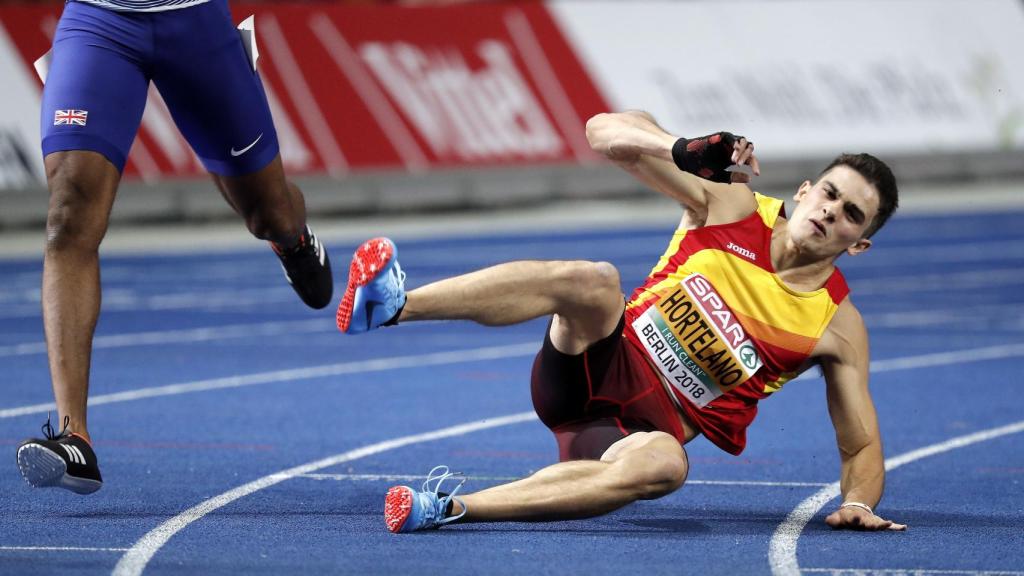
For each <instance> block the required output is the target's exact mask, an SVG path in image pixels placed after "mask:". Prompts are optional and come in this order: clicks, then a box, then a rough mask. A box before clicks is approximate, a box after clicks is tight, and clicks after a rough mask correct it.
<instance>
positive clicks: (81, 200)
mask: <svg viewBox="0 0 1024 576" xmlns="http://www.w3.org/2000/svg"><path fill="white" fill-rule="evenodd" d="M147 38H148V36H147V34H146V29H145V27H144V26H143V25H142V24H141V23H140V21H139V20H138V19H136V18H132V17H129V16H124V15H121V14H118V13H114V12H110V11H107V10H103V9H101V8H97V7H95V6H91V5H88V4H84V3H80V2H70V3H68V4H67V5H66V6H65V7H64V12H63V14H62V15H61V19H60V22H59V23H58V26H57V32H56V34H55V36H54V42H53V60H52V65H51V67H50V71H49V75H48V77H47V80H46V86H45V88H44V90H43V100H42V106H41V111H40V116H41V118H40V124H41V132H42V148H43V155H44V162H45V166H46V177H47V184H48V186H49V189H50V205H49V210H48V212H47V221H46V247H45V253H44V256H43V286H42V301H43V326H44V330H45V332H46V343H47V352H48V356H49V363H50V376H51V378H52V383H53V391H54V397H55V399H56V402H57V410H58V413H59V415H60V421H61V422H62V421H63V418H64V417H65V416H66V417H68V418H69V425H68V430H69V431H71V432H76V433H78V434H80V435H82V436H83V437H86V438H88V429H87V423H86V397H87V395H88V389H89V365H90V356H91V353H92V338H93V331H94V329H95V327H96V319H97V317H98V315H99V310H100V278H99V275H100V273H99V256H98V249H99V245H100V242H101V241H102V239H103V236H104V234H105V233H106V230H107V221H108V217H109V214H110V209H111V206H112V205H113V203H114V198H115V196H116V191H117V186H118V182H119V181H120V177H121V169H122V168H123V167H124V163H125V159H126V157H127V155H128V150H129V149H130V147H131V144H132V141H133V139H134V138H135V133H136V131H137V130H138V126H139V122H140V121H141V118H142V110H143V108H144V107H145V103H146V90H147V87H148V85H149V80H148V79H147V78H146V76H145V74H144V72H143V70H142V66H141V65H140V61H141V59H142V58H143V57H144V53H145V46H144V45H145V40H146V39H147Z"/></svg>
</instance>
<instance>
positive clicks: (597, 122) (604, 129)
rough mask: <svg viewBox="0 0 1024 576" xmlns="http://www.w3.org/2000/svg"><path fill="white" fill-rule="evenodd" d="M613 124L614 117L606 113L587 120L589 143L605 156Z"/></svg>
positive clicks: (593, 148)
mask: <svg viewBox="0 0 1024 576" xmlns="http://www.w3.org/2000/svg"><path fill="white" fill-rule="evenodd" d="M611 122H612V115H611V114H608V113H606V112H601V113H600V114H595V115H593V116H591V117H590V119H589V120H587V142H589V143H590V148H591V149H592V150H594V151H595V152H598V153H602V154H603V153H604V150H607V149H608V147H609V146H608V138H607V136H608V126H609V124H611Z"/></svg>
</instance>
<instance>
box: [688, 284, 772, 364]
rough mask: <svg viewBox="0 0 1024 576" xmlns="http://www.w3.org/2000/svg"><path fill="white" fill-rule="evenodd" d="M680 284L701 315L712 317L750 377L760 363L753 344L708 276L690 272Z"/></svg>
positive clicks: (720, 334) (719, 332)
mask: <svg viewBox="0 0 1024 576" xmlns="http://www.w3.org/2000/svg"><path fill="white" fill-rule="evenodd" d="M683 286H684V287H685V288H686V289H687V291H688V292H690V294H691V295H692V296H693V299H694V300H695V302H696V304H697V306H699V307H700V308H701V311H702V312H704V316H705V317H706V318H709V319H710V320H711V323H712V325H713V326H714V327H715V329H716V331H717V332H718V334H719V336H720V337H721V338H722V340H723V341H724V342H725V344H726V346H728V348H729V350H730V351H731V352H732V353H733V355H734V356H735V357H737V358H739V361H740V364H741V365H742V367H743V369H744V370H743V371H744V372H745V373H746V375H747V377H748V378H749V377H750V376H753V375H754V373H755V372H757V370H758V369H759V368H760V367H761V366H762V365H763V363H762V362H761V357H760V355H759V354H758V353H757V348H756V347H754V343H753V342H751V341H750V339H749V338H748V337H747V333H746V332H744V330H743V326H742V325H740V323H739V321H738V320H737V319H736V315H735V314H733V313H732V311H731V310H729V307H728V306H726V305H725V301H723V300H722V297H721V295H719V294H718V292H717V291H716V290H715V287H714V286H712V285H711V283H710V282H708V279H707V278H705V277H704V276H702V275H700V274H696V273H695V274H691V275H689V276H687V277H686V278H684V279H683Z"/></svg>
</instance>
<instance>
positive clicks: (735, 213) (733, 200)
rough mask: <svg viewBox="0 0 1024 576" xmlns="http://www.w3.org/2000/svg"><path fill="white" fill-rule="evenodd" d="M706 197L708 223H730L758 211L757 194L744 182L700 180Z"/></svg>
mask: <svg viewBox="0 0 1024 576" xmlns="http://www.w3.org/2000/svg"><path fill="white" fill-rule="evenodd" d="M702 184H703V185H704V189H705V197H706V198H707V210H708V222H707V223H708V224H731V223H733V222H739V221H740V220H743V219H745V218H748V217H750V215H751V214H753V213H755V212H758V211H759V200H758V196H759V195H758V194H757V193H756V192H754V191H753V190H751V189H750V188H749V187H747V185H746V184H739V183H734V184H723V183H719V182H711V181H710V180H705V181H703V182H702Z"/></svg>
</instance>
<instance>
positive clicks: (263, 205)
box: [213, 154, 306, 247]
mask: <svg viewBox="0 0 1024 576" xmlns="http://www.w3.org/2000/svg"><path fill="white" fill-rule="evenodd" d="M213 180H214V182H215V183H216V184H217V188H218V189H220V192H221V194H222V195H223V196H224V199H225V200H227V202H228V204H230V205H231V207H232V208H234V209H235V212H237V213H238V214H239V215H240V216H241V217H242V218H243V219H244V220H245V225H246V227H247V228H248V229H249V232H250V233H252V235H253V236H255V237H257V238H260V239H261V240H269V241H271V242H274V243H276V244H278V245H280V246H282V247H290V246H292V245H294V244H295V242H297V241H298V238H299V235H301V234H302V231H303V228H304V227H305V225H306V203H305V200H304V198H303V197H302V192H301V191H300V190H299V188H298V187H297V186H295V185H294V184H292V183H291V182H288V181H287V180H286V179H285V176H284V168H283V167H282V165H281V155H280V154H278V155H277V156H276V157H275V158H274V159H273V160H271V162H270V164H268V165H267V166H265V167H264V168H262V169H261V170H259V171H257V172H253V173H252V174H246V175H244V176H220V175H217V174H214V175H213Z"/></svg>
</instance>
